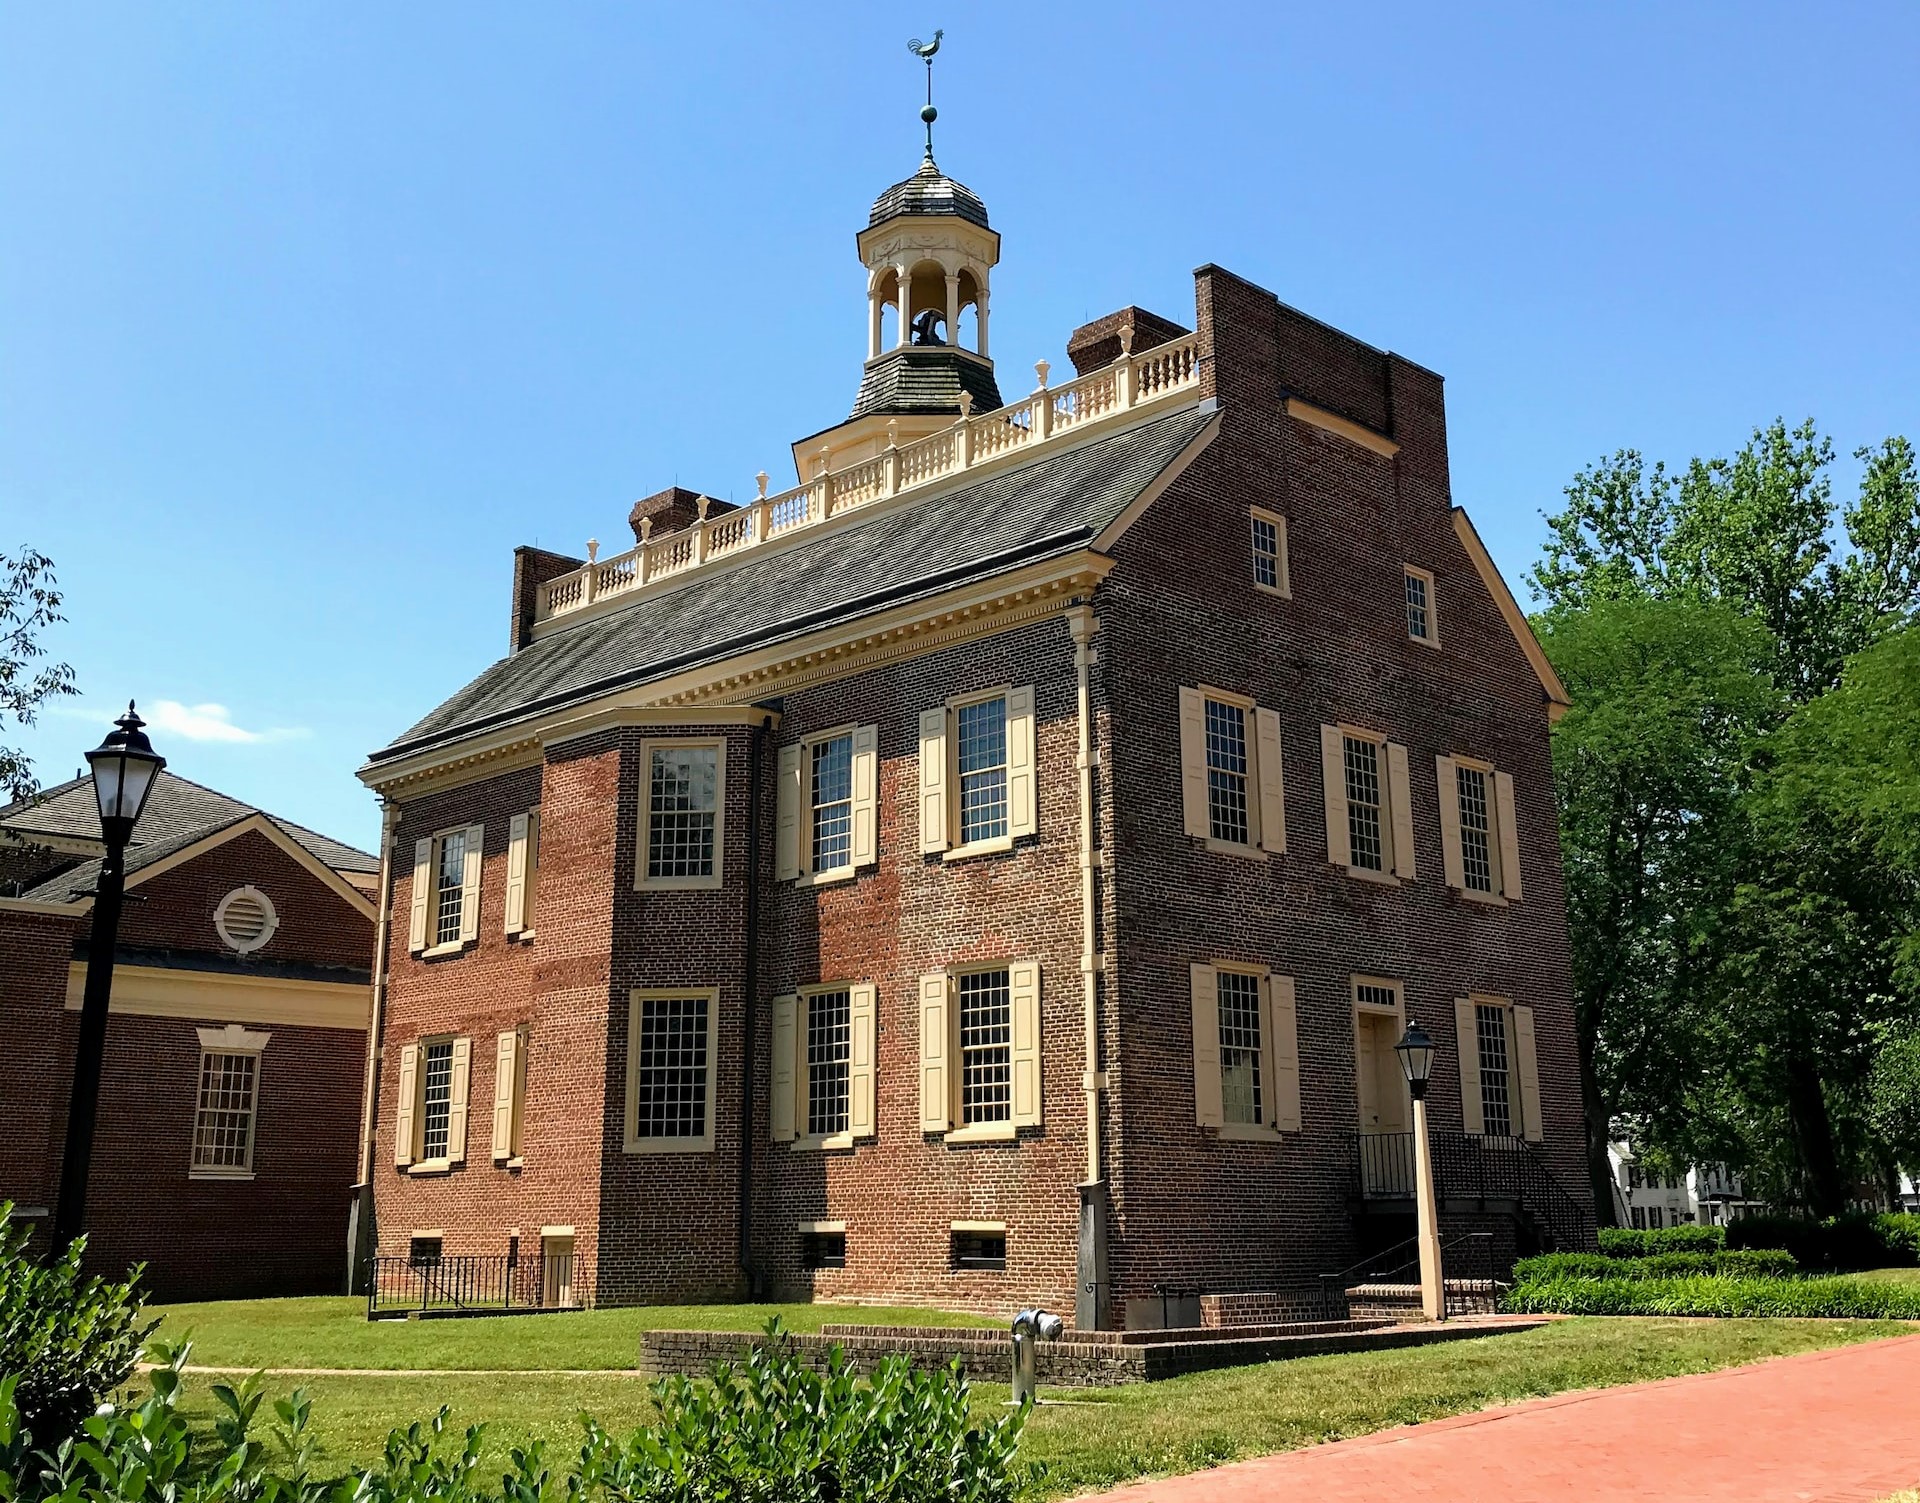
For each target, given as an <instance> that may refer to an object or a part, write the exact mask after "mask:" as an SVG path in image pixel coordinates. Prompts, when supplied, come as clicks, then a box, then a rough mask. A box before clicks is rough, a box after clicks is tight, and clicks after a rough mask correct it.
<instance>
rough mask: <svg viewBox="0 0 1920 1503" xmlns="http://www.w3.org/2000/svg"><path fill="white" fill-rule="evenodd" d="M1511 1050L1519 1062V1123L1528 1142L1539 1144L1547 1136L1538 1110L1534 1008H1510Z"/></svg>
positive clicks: (1538, 1063) (1538, 1076)
mask: <svg viewBox="0 0 1920 1503" xmlns="http://www.w3.org/2000/svg"><path fill="white" fill-rule="evenodd" d="M1513 1052H1514V1053H1515V1055H1517V1056H1518V1057H1519V1062H1520V1123H1521V1131H1523V1132H1524V1133H1526V1135H1527V1141H1528V1142H1530V1143H1538V1142H1540V1141H1541V1140H1542V1139H1543V1138H1544V1137H1545V1136H1546V1124H1545V1122H1544V1121H1543V1120H1542V1116H1541V1111H1540V1057H1539V1055H1538V1054H1536V1053H1535V1052H1534V1044H1533V1009H1532V1008H1531V1007H1516V1008H1514V1010H1513Z"/></svg>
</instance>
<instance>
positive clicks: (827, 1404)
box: [0, 1323, 1041, 1503]
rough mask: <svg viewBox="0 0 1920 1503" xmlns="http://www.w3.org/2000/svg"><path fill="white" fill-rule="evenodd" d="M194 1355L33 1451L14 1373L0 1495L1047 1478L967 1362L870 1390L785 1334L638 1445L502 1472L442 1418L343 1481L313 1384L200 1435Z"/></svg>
mask: <svg viewBox="0 0 1920 1503" xmlns="http://www.w3.org/2000/svg"><path fill="white" fill-rule="evenodd" d="M768 1334H769V1335H770V1336H775V1337H777V1336H778V1334H779V1326H778V1324H777V1323H774V1324H772V1325H770V1326H769V1327H768ZM187 1351H188V1348H187V1347H186V1346H185V1345H181V1346H179V1347H167V1346H165V1345H164V1344H162V1343H155V1345H154V1348H153V1355H154V1357H155V1359H156V1360H157V1361H158V1362H159V1363H160V1364H161V1365H160V1366H158V1367H156V1368H155V1369H154V1370H153V1372H152V1373H151V1375H150V1377H151V1382H152V1394H151V1396H150V1397H149V1398H147V1400H146V1401H145V1402H144V1403H141V1404H139V1405H138V1406H136V1407H132V1408H125V1409H122V1408H115V1407H113V1406H106V1407H103V1408H102V1409H101V1410H100V1411H99V1412H98V1413H96V1414H95V1415H93V1416H92V1417H91V1418H89V1419H88V1420H87V1421H86V1425H85V1431H84V1435H83V1437H82V1438H81V1440H80V1441H79V1442H78V1443H75V1442H72V1441H68V1442H66V1443H63V1444H61V1445H58V1446H45V1445H43V1446H35V1445H34V1444H33V1442H32V1438H31V1437H29V1436H28V1435H26V1434H25V1433H24V1431H23V1430H22V1428H21V1425H20V1415H19V1408H18V1403H17V1399H16V1395H17V1392H18V1381H19V1380H18V1378H17V1376H16V1375H14V1374H11V1373H9V1374H6V1375H5V1376H0V1503H920V1500H923V1499H940V1500H942V1503H1013V1499H1014V1498H1015V1497H1016V1496H1019V1495H1020V1494H1021V1493H1022V1491H1023V1490H1026V1489H1030V1488H1032V1487H1033V1486H1034V1484H1035V1483H1036V1482H1037V1481H1038V1480H1039V1478H1040V1475H1041V1470H1040V1468H1038V1467H1036V1466H1022V1465H1019V1464H1017V1463H1016V1462H1015V1459H1014V1452H1015V1448H1016V1446H1017V1445H1018V1442H1019V1436H1020V1431H1021V1428H1022V1427H1023V1426H1024V1425H1025V1423H1026V1418H1027V1410H1026V1409H1025V1408H1022V1409H1019V1410H1015V1411H1014V1412H1012V1413H1010V1414H1007V1415H1004V1416H1002V1417H1000V1418H997V1419H993V1420H990V1421H987V1422H986V1423H984V1424H975V1423H974V1421H973V1418H972V1415H971V1413H970V1409H969V1404H970V1399H969V1394H968V1388H967V1383H966V1380H965V1379H964V1377H962V1376H961V1373H960V1371H959V1368H958V1366H957V1365H956V1366H955V1367H953V1368H950V1369H948V1370H946V1371H944V1372H930V1373H929V1372H916V1371H914V1370H913V1369H912V1368H911V1367H909V1366H908V1365H907V1363H906V1361H905V1360H904V1359H903V1358H898V1357H889V1358H887V1359H885V1360H884V1361H883V1362H882V1363H881V1364H880V1365H879V1367H878V1368H877V1369H876V1370H875V1372H874V1374H873V1376H872V1378H871V1379H870V1380H867V1381H864V1382H863V1381H861V1380H859V1379H857V1378H856V1377H855V1376H854V1375H853V1373H852V1371H851V1370H850V1369H849V1368H848V1367H847V1366H846V1364H845V1362H844V1360H843V1359H842V1358H841V1357H840V1355H839V1354H838V1353H837V1352H836V1353H835V1354H834V1357H833V1359H832V1360H831V1362H830V1363H829V1365H828V1368H827V1370H826V1371H825V1372H816V1371H815V1370H814V1369H813V1367H812V1366H811V1365H810V1364H809V1363H807V1362H805V1361H803V1360H802V1359H801V1358H800V1357H799V1356H798V1355H797V1354H796V1353H795V1352H794V1350H793V1348H792V1346H791V1344H790V1343H787V1342H783V1341H779V1340H773V1341H769V1342H768V1343H766V1345H765V1346H763V1347H761V1348H759V1349H758V1350H756V1351H755V1352H754V1353H753V1354H752V1356H751V1357H749V1359H748V1360H747V1361H746V1363H745V1364H744V1365H743V1366H739V1367H735V1366H732V1365H730V1364H725V1363H721V1364H717V1365H716V1366H715V1368H714V1369H713V1374H712V1381H711V1383H710V1384H703V1383H695V1382H693V1381H692V1380H691V1379H688V1378H667V1379H663V1380H662V1381H661V1382H659V1383H657V1384H655V1385H654V1396H655V1398H656V1399H657V1401H658V1402H659V1406H660V1420H659V1423H658V1424H655V1425H653V1426H651V1427H649V1428H647V1429H643V1430H640V1431H637V1432H636V1433H635V1434H633V1435H632V1436H631V1437H629V1438H627V1439H625V1440H619V1439H616V1438H615V1437H613V1436H611V1435H609V1434H608V1433H607V1432H606V1431H605V1430H603V1429H601V1428H600V1426H599V1425H598V1424H596V1423H595V1422H594V1421H593V1420H592V1419H590V1418H587V1417H585V1416H583V1417H582V1424H583V1426H584V1428H585V1436H584V1439H583V1442H582V1444H581V1446H580V1447H579V1449H578V1450H577V1451H575V1452H573V1453H572V1455H571V1456H569V1457H565V1458H563V1457H561V1456H559V1455H557V1454H556V1455H554V1456H552V1457H549V1455H548V1452H547V1450H546V1447H545V1445H544V1443H543V1442H535V1443H534V1444H532V1445H530V1446H527V1447H525V1448H516V1449H515V1450H514V1451H513V1452H512V1453H511V1455H510V1456H509V1458H508V1462H509V1465H508V1467H507V1468H506V1470H505V1472H504V1474H503V1473H502V1472H500V1471H497V1470H496V1471H494V1472H492V1473H491V1474H488V1473H484V1472H482V1471H481V1466H480V1453H481V1441H482V1437H483V1435H484V1433H485V1431H484V1427H483V1426H480V1425H473V1426H470V1427H469V1428H468V1429H467V1431H466V1433H465V1437H464V1439H459V1438H457V1437H448V1436H447V1434H446V1431H447V1414H448V1411H447V1410H445V1409H442V1410H441V1411H440V1412H439V1414H437V1415H436V1416H434V1418H433V1419H431V1420H428V1421H425V1422H419V1423H415V1424H413V1425H410V1426H408V1427H407V1428H406V1429H404V1430H401V1429H397V1428H396V1429H395V1430H393V1431H392V1432H391V1433H390V1434H389V1436H388V1437H387V1446H386V1453H385V1455H384V1457H383V1458H382V1460H381V1461H380V1463H379V1464H377V1465H375V1466H373V1467H371V1468H366V1469H359V1468H356V1469H354V1470H352V1471H349V1472H347V1473H345V1474H344V1475H339V1476H333V1475H329V1474H327V1473H326V1472H325V1471H323V1470H321V1469H320V1465H319V1462H320V1453H319V1449H318V1446H317V1444H316V1442H315V1440H314V1436H313V1431H312V1429H311V1426H310V1414H311V1407H312V1406H311V1403H310V1401H309V1399H308V1397H307V1395H306V1394H305V1393H304V1391H302V1390H298V1389H296V1390H295V1391H294V1394H293V1396H292V1397H291V1398H289V1399H282V1400H280V1401H278V1402H277V1403H275V1404H274V1405H273V1407H272V1410H271V1411H270V1413H271V1414H272V1415H273V1416H275V1417H276V1418H274V1419H272V1420H270V1421H269V1422H268V1423H266V1424H265V1425H257V1424H256V1419H257V1417H258V1411H259V1407H260V1403H261V1394H260V1390H259V1386H258V1380H257V1378H254V1379H249V1380H248V1381H247V1382H246V1383H243V1384H241V1385H240V1386H238V1387H237V1388H236V1387H233V1386H230V1385H226V1384H219V1385H216V1386H215V1387H214V1388H213V1390H212V1392H213V1395H214V1398H215V1400H216V1401H217V1403H218V1404H219V1406H220V1409H219V1413H218V1414H217V1416H216V1418H215V1421H214V1425H213V1429H212V1433H211V1434H207V1433H205V1432H204V1431H200V1430H196V1429H195V1428H193V1427H191V1426H189V1425H188V1423H187V1421H186V1420H185V1419H184V1418H183V1417H182V1416H181V1415H180V1413H179V1411H178V1409H177V1407H176V1406H177V1404H178V1400H179V1394H180V1387H181V1369H182V1367H183V1366H184V1365H185V1363H186V1359H187ZM263 1431H264V1432H265V1433H264V1434H263V1433H262V1432H263ZM450 1440H451V1441H452V1443H451V1444H449V1443H448V1442H449V1441H450Z"/></svg>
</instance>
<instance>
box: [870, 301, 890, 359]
mask: <svg viewBox="0 0 1920 1503" xmlns="http://www.w3.org/2000/svg"><path fill="white" fill-rule="evenodd" d="M885 306H886V299H885V298H883V297H881V296H880V288H879V286H878V285H877V284H876V285H875V286H874V287H873V288H872V289H871V290H869V291H868V293H867V359H869V360H877V359H878V358H879V356H880V310H881V309H882V308H884V307H885Z"/></svg>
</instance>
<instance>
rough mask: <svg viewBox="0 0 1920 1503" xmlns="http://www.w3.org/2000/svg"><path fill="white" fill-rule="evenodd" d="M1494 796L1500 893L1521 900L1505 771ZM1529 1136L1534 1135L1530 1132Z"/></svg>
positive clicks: (1517, 852)
mask: <svg viewBox="0 0 1920 1503" xmlns="http://www.w3.org/2000/svg"><path fill="white" fill-rule="evenodd" d="M1493 796H1494V807H1495V809H1496V811H1497V812H1496V813H1495V815H1494V818H1495V819H1496V820H1498V821H1499V824H1500V894H1501V896H1502V897H1504V898H1506V899H1507V900H1508V901H1509V902H1518V901H1519V900H1520V891H1521V884H1520V830H1519V827H1518V826H1516V825H1515V824H1514V822H1513V778H1512V777H1511V776H1510V775H1509V774H1507V773H1504V772H1496V773H1495V774H1494V775H1493ZM1528 1136H1532V1135H1531V1134H1529V1135H1528Z"/></svg>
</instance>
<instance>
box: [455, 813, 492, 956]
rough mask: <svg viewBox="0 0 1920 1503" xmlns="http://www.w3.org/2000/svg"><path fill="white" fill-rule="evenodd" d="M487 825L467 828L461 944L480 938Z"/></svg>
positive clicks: (461, 893)
mask: <svg viewBox="0 0 1920 1503" xmlns="http://www.w3.org/2000/svg"><path fill="white" fill-rule="evenodd" d="M486 834H487V827H486V826H485V825H468V826H467V865H466V870H465V871H464V873H463V874H462V878H461V883H460V943H461V944H465V943H466V942H467V941H468V940H470V939H478V938H479V937H480V869H481V858H482V856H483V855H484V854H485V851H486V845H485V841H486Z"/></svg>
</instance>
